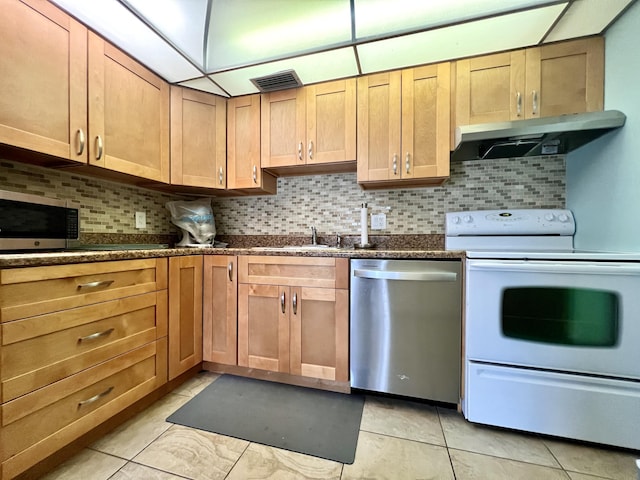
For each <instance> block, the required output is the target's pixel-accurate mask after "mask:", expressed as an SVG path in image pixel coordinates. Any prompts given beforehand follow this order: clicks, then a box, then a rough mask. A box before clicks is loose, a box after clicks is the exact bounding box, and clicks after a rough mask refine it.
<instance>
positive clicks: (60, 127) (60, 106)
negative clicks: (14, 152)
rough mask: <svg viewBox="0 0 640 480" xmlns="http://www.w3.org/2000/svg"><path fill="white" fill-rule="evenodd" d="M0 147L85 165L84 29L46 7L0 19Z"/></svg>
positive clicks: (9, 7) (16, 10) (9, 6)
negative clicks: (9, 147)
mask: <svg viewBox="0 0 640 480" xmlns="http://www.w3.org/2000/svg"><path fill="white" fill-rule="evenodd" d="M0 71H1V72H2V75H0V143H3V144H7V145H11V146H13V147H19V148H21V149H27V150H30V151H33V152H39V153H43V154H46V155H50V156H53V157H57V158H61V159H66V160H70V161H72V162H79V163H86V162H87V148H86V141H87V29H86V28H85V27H84V26H83V25H81V24H80V23H78V22H77V21H75V20H74V19H72V18H71V17H69V16H68V15H67V14H65V13H64V12H62V11H61V10H59V9H57V8H56V7H55V6H53V5H52V4H50V3H48V2H42V1H36V0H24V1H17V0H16V1H6V2H3V3H2V15H1V16H0Z"/></svg>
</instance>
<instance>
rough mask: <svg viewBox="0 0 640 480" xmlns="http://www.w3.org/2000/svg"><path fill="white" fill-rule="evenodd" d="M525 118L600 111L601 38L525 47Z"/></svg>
mask: <svg viewBox="0 0 640 480" xmlns="http://www.w3.org/2000/svg"><path fill="white" fill-rule="evenodd" d="M526 82H527V97H528V98H527V99H526V102H525V111H526V115H527V118H535V117H549V116H554V115H564V114H571V113H583V112H593V111H598V110H602V109H603V107H604V39H603V38H602V37H594V38H589V39H581V40H574V41H570V42H562V43H555V44H551V45H544V46H542V47H536V48H530V49H527V78H526Z"/></svg>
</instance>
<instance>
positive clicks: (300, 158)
mask: <svg viewBox="0 0 640 480" xmlns="http://www.w3.org/2000/svg"><path fill="white" fill-rule="evenodd" d="M298 160H300V161H302V160H303V158H302V142H300V143H299V144H298Z"/></svg>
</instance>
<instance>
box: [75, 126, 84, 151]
mask: <svg viewBox="0 0 640 480" xmlns="http://www.w3.org/2000/svg"><path fill="white" fill-rule="evenodd" d="M84 144H85V138H84V130H82V129H81V128H79V129H78V148H77V150H76V155H82V152H84Z"/></svg>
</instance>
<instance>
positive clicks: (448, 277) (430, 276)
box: [353, 268, 458, 282]
mask: <svg viewBox="0 0 640 480" xmlns="http://www.w3.org/2000/svg"><path fill="white" fill-rule="evenodd" d="M353 276H354V277H359V278H370V279H374V280H410V281H414V282H455V281H456V280H457V278H458V274H457V273H455V272H434V271H431V272H430V271H422V272H398V271H393V270H364V269H359V268H356V269H355V270H354V271H353Z"/></svg>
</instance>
